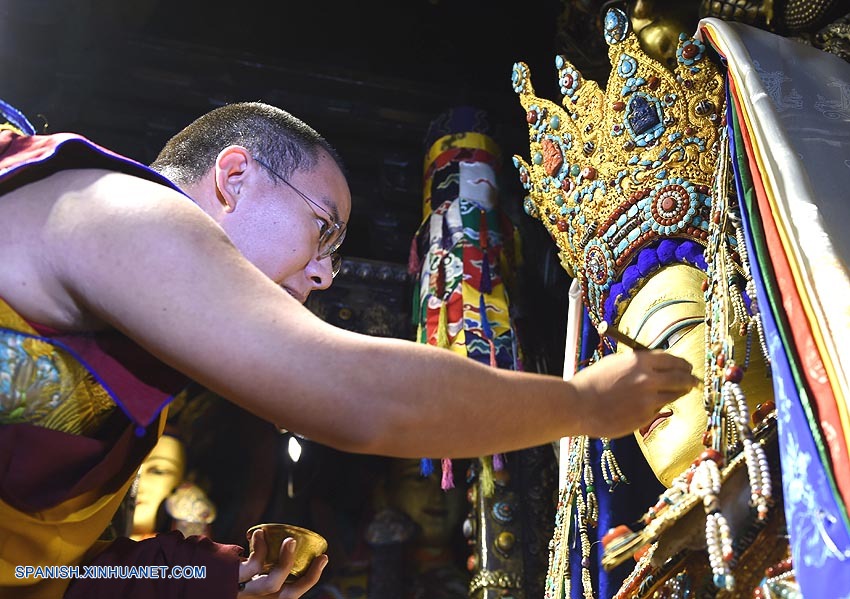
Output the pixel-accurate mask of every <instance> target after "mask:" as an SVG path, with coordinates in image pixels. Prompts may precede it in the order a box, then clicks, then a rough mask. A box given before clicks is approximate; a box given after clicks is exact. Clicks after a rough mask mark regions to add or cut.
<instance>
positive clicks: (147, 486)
mask: <svg viewBox="0 0 850 599" xmlns="http://www.w3.org/2000/svg"><path fill="white" fill-rule="evenodd" d="M185 470H186V454H185V450H184V448H183V444H182V443H181V442H180V441H179V440H177V439H175V438H174V437H170V436H167V435H165V436H163V437H161V438H160V439H159V441H157V443H156V445H154V448H153V449H152V450H151V452H150V454H148V457H147V458H146V459H145V461H144V462H142V466H141V467H140V468H139V487H138V490H137V491H136V509H135V511H134V512H133V535H149V534H152V533H154V532H156V513H157V510H158V509H159V505H160V504H161V503H162V502H163V501H164V500H165V499H166V498H167V497H168V496H169V495H170V494H171V492H172V491H173V490H174V489H175V488H176V487H177V485H179V484H180V482H181V481H182V480H183V476H184V474H185Z"/></svg>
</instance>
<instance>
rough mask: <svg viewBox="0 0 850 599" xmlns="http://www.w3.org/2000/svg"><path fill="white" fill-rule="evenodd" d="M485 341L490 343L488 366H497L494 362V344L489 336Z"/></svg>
mask: <svg viewBox="0 0 850 599" xmlns="http://www.w3.org/2000/svg"><path fill="white" fill-rule="evenodd" d="M487 343H489V344H490V367H491V368H498V367H499V364H498V362H496V344H495V343H493V340H492V339H490V338H489V337H488V338H487Z"/></svg>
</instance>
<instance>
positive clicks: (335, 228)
mask: <svg viewBox="0 0 850 599" xmlns="http://www.w3.org/2000/svg"><path fill="white" fill-rule="evenodd" d="M254 160H255V161H256V162H257V163H258V164H259V165H260V166H262V167H263V168H264V169H266V170H267V171H269V172H270V173H271V174H272V175H274V176H275V177H277V178H278V179H280V180H281V181H283V182H284V183H286V184H287V185H288V186H289V188H290V189H292V191H294V192H295V193H297V194H298V195H299V196H301V199H303V200H304V201H305V202H307V204H308V205H309V206H310V209H311V210H312V211H313V214H315V215H316V217H317V218H318V219H319V220H320V221H322V225H321V226H320V227H319V250H318V251H319V254H318V257H319V260H322V259H324V258H327V257H328V256H330V257H331V264H332V268H333V269H334V270H333V274H334V276H336V274H337V272H339V267H340V266H341V265H342V257H341V256H339V254H336V251H337V250H338V249H339V246H340V245H342V242H343V241H344V240H345V231H346V229H345V222H343V221H338V220H336V219H335V218H334V217H333V215H332V214H331V213H330V212H328V210H327V209H326V208H325V207H324V206H322V205H321V204H319V203H318V202H316V201H315V200H311V199H310V198H309V197H308V196H307V194H305V193H304V192H302V191H301V190H300V189H298V188H297V187H295V186H294V185H293V184H292V183H290V182H289V181H287V180H286V178H285V177H283V176H282V175H280V174H279V173H277V172H276V171H275V170H274V169H272V167H270V166H269V165H268V164H266V163H265V162H263V161H262V160H260V159H259V158H257V157H256V156H254ZM316 208H318V209H319V210H321V211H322V212H324V213H325V215H326V216H327V220H325V219H324V218H322V217H321V216H320V215H319V214H318V213H317V212H316Z"/></svg>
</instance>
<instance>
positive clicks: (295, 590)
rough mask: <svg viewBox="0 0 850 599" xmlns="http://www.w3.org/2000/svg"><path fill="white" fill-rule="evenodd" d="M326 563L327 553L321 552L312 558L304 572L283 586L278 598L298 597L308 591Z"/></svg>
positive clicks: (317, 580) (292, 598)
mask: <svg viewBox="0 0 850 599" xmlns="http://www.w3.org/2000/svg"><path fill="white" fill-rule="evenodd" d="M327 565H328V556H327V555H324V554H322V555H320V556H319V557H317V558H316V559H314V560H313V563H311V564H310V567H309V568H307V571H306V572H304V574H302V575H301V576H300V577H299V578H296V579H295V580H294V581H291V582H289V583H287V584H285V585H284V586H283V589H282V590H281V592H280V595H278V599H298V597H301V595H303V594H304V593H306V592H307V591H309V590H310V589H311V588H313V586H315V584H316V583H317V582H319V577H320V576H321V575H322V570H324V569H325V566H327Z"/></svg>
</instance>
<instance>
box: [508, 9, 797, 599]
mask: <svg viewBox="0 0 850 599" xmlns="http://www.w3.org/2000/svg"><path fill="white" fill-rule="evenodd" d="M638 4H639V5H640V4H642V3H638ZM633 22H634V15H632V17H631V20H630V18H629V17H628V16H627V15H626V14H625V13H624V12H622V11H620V10H618V9H611V10H609V11H608V13H607V14H606V17H605V38H606V41H607V42H608V44H609V58H610V60H611V65H612V67H613V68H612V72H611V75H610V78H609V80H608V85H607V88H606V89H604V90H603V89H601V88H600V87H599V86H598V85H597V84H596V83H595V82H593V81H587V80H585V79H584V78H583V77H582V75H581V73H580V72H578V70H577V69H575V67H574V66H573V65H571V64H570V63H569V62H568V61H567V59H566V58H565V57H563V56H559V57H557V58H556V67H557V69H558V75H559V84H560V91H561V93H562V94H563V95H564V99H563V103H562V106H559V105H558V104H555V103H554V102H551V101H548V100H546V99H543V98H538V97H536V96H535V95H534V89H533V87H532V85H531V80H530V74H529V69H528V66H527V65H525V64H524V63H517V64H516V65H515V67H514V72H513V84H514V90H515V91H516V92H517V93H518V94H519V96H520V101H521V103H522V106H523V108H524V109H525V110H526V121H527V123H528V127H529V142H530V146H531V161H530V162H528V163H527V162H526V161H525V160H524V159H523V158H521V157H519V156H515V157H514V164H515V166H516V167H517V168H518V170H519V174H520V181H521V182H522V184H523V186H524V188H525V189H526V190H527V192H528V196H527V197H526V198H525V200H524V209H525V211H526V213H527V214H528V215H530V216H532V217H534V218H538V219H539V220H541V221H542V222H543V224H544V225H545V226H546V228H547V229H548V231H549V233H550V235H551V236H552V239H553V241H554V242H555V243H556V244H557V246H558V248H559V250H560V257H561V262H562V264H563V266H564V267H565V268H566V270H567V271H568V273H569V274H570V275H571V276H573V277H574V278H575V280H576V283H577V284H578V286H579V288H580V291H581V297H582V301H583V303H584V307H585V310H586V315H587V317H588V320H589V321H590V324H592V325H593V326H597V325H601V324H603V323H605V325H606V326H608V327H609V328H610V327H615V328H616V330H618V331H619V333H620V334H621V338H623V337H622V335H625V338H626V339H628V338H632V339H634V340H636V341H637V342H639V343H640V344H642V345H643V346H646V347H649V348H652V349H656V348H660V349H666V350H667V351H670V352H671V353H674V354H676V355H679V356H681V357H684V358H686V359H688V360H689V361H690V362H691V364H692V366H693V367H694V373H695V374H696V375H697V376H700V377H702V378H703V379H704V380H705V385H704V387H703V388H702V389H695V390H693V391H692V392H691V393H689V394H687V395H686V396H684V397H682V398H679V399H677V400H676V401H674V402H671V403H670V404H668V405H666V406H664V408H663V409H662V410H660V411H659V413H658V414H657V416H656V417H655V419H654V420H653V421H652V422H649V423H647V424H646V426H644V427H643V428H642V429H641V430H639V431H637V432H636V433H635V438H636V441H637V444H638V446H639V448H640V450H641V452H642V453H643V455H644V457H645V458H646V460H647V462H648V464H649V466H650V467H651V469H652V471H653V472H654V473H655V476H656V477H657V478H658V479H659V480H660V481H661V482H662V483H663V484H664V485H665V486H666V487H668V490H667V491H665V492H664V493H663V494H662V496H661V497H660V498H659V500H658V503H656V504H655V505H654V506H647V508H648V510H647V512H646V513H645V514H644V516H643V518H642V523H641V524H640V526H641V527H642V529H640V530H637V531H632V530H629V529H628V528H625V527H623V528H625V531H624V532H622V533H620V534H619V535H612V536H611V537H610V538H609V539H606V541H607V540H610V541H611V543H610V547H607V546H606V555H605V557H603V559H602V564H603V566H605V567H606V568H608V567H614V566H616V565H619V564H620V563H622V562H623V561H624V560H625V559H628V558H629V557H631V556H633V555H635V554H637V555H638V556H639V558H640V561H639V562H638V565H637V567H636V568H635V570H634V571H633V572H632V574H631V575H630V576H629V577H628V578H627V579H626V582H625V583H624V584H623V586H622V587H621V589H620V591H619V592H618V593H617V594H616V595H615V596H616V597H617V598H618V599H621V598H632V597H640V598H644V597H646V598H649V597H662V596H663V597H668V596H670V597H673V596H685V595H682V594H678V595H677V594H676V593H680V592H681V593H684V592H685V591H686V587H687V589H689V591H688V592H695V593H697V594H698V596H704V595H705V596H723V597H728V596H735V597H746V596H749V595H750V594H751V593H752V592H753V589H754V588H755V586H756V585H757V584H758V582H759V580H760V579H761V577H762V574H763V572H764V571H765V568H766V567H768V566H770V565H771V564H774V563H777V562H779V561H780V560H782V559H783V558H786V557H787V556H788V542H787V539H784V538H783V534H784V530H783V528H782V527H783V525H784V521H783V520H782V513H781V508H780V509H776V508H775V507H774V502H775V499H776V497H777V496H778V487H779V484H778V482H777V478H778V474H777V469H776V468H775V467H773V468H772V467H771V464H774V465H775V464H776V462H777V461H778V460H776V458H775V456H774V455H773V453H772V452H771V447H773V449H775V427H774V423H775V419H774V418H773V417H772V416H770V417H767V416H768V413H770V412H771V411H772V407H773V404H772V401H771V400H772V389H771V380H770V378H769V377H768V375H767V371H768V370H767V366H766V362H765V359H764V355H766V353H767V352H766V344H765V337H764V332H763V329H762V324H761V321H760V319H759V315H758V303H757V301H756V297H755V288H754V286H753V282H752V277H751V276H750V270H749V268H750V266H749V262H748V258H747V254H746V248H745V246H744V244H743V243H742V239H743V238H742V237H741V227H740V222H741V218H740V214H739V213H738V212H737V210H738V209H737V202H736V201H735V198H734V186H733V184H732V180H731V177H730V170H731V169H730V164H731V163H730V160H731V159H730V155H729V143H728V140H727V138H726V135H727V132H726V127H725V126H724V125H725V123H724V120H723V119H724V113H725V110H724V105H725V101H726V97H725V87H724V81H723V78H722V76H721V74H720V72H719V70H718V68H717V67H716V66H715V65H714V64H713V63H712V62H711V61H710V60H709V59H708V57H707V50H706V45H705V44H704V43H703V41H701V40H699V39H695V38H691V37H689V36H687V35H685V34H680V35H678V36H677V38H678V44H677V47H676V48H675V50H674V57H675V61H674V63H673V66H674V69H672V70H670V69H668V68H667V67H666V66H665V62H666V61H663V60H653V58H651V57H650V56H649V55H648V54H649V53H648V52H647V51H645V49H644V48H643V47H642V45H641V41H640V40H639V39H638V38H639V37H640V36H639V34H638V35H635V32H634V31H633V30H632V23H633ZM635 29H636V28H635ZM644 31H645V30H644ZM643 38H644V40H645V39H647V38H646V36H643ZM572 326H580V325H578V324H576V323H572ZM590 349H591V350H593V349H595V351H592V352H591V353H592V354H593V355H592V356H584V357H590V359H591V360H593V359H595V358H598V357H599V356H601V355H602V354H603V353H607V352H609V351H632V350H631V349H629V348H627V347H625V345H624V344H623V343H618V344H616V347H615V344H614V343H613V342H612V340H611V339H608V338H602V339H600V340H599V344H598V346H596V347H595V348H590ZM751 414H752V415H754V416H755V418H754V425H753V426H751V425H750V415H751ZM771 443H772V444H773V445H771ZM603 447H606V448H607V447H609V445H608V440H603ZM768 454H770V455H769V456H768ZM588 455H589V441H588V440H587V439H586V438H574V439H571V440H570V445H569V451H568V453H567V455H566V456H565V455H562V461H563V462H564V463H565V464H566V470H567V471H568V474H567V477H566V483H565V484H564V486H563V488H562V493H561V498H560V501H559V513H558V517H557V519H556V529H555V535H554V538H553V541H552V544H551V545H550V548H551V550H552V554H551V557H550V570H549V576H548V577H547V588H546V597H547V599H556V598H560V597H563V596H567V597H569V596H570V587H571V579H572V578H574V574H575V572H574V571H573V568H572V567H571V565H570V557H569V554H570V549H569V548H570V546H577V547H579V548H580V552H581V555H580V561H581V570H582V573H581V586H582V592H583V595H584V596H585V597H591V596H593V588H592V587H593V584H592V581H591V574H590V570H591V559H590V550H591V546H592V545H593V542H592V540H591V536H590V532H589V529H591V528H592V527H593V526H595V522H596V521H597V519H598V507H597V498H596V494H595V486H594V482H593V476H592V469H591V464H590V463H589V462H588V459H589V458H588V457H587V456H588ZM601 458H602V472H603V474H604V475H605V476H606V478H608V479H609V480H612V481H614V482H617V481H621V480H622V478H623V475H622V473H621V472H620V471H619V468H618V466H617V465H616V461H615V459H614V457H613V455H612V453H611V451H610V449H605V450H603V452H602V456H601ZM609 484H610V483H609ZM775 491H777V492H775ZM771 508H774V509H771ZM769 516H770V518H769ZM575 531H578V538H576V534H575ZM756 536H758V539H756ZM603 542H605V541H603ZM756 544H758V545H759V548H758V549H757V550H751V549H753V547H754V546H755V545H756ZM766 547H767V549H766ZM571 572H572V574H571ZM665 593H666V594H665ZM671 593H672V594H671Z"/></svg>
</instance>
